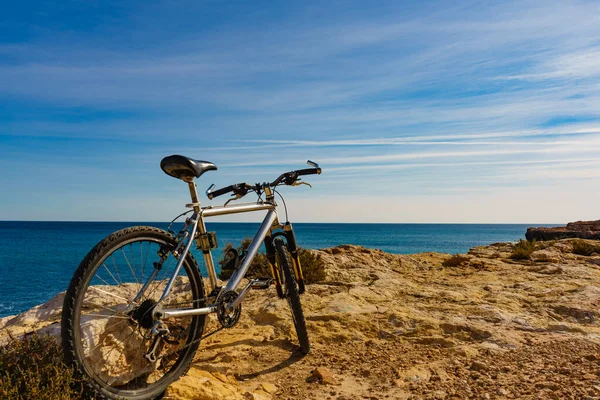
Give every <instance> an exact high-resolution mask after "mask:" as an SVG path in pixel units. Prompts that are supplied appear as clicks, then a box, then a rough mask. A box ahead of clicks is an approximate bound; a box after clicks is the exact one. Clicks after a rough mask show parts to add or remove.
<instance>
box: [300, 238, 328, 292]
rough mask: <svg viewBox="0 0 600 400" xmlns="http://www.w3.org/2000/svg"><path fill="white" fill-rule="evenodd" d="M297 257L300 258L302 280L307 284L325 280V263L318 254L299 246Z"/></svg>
mask: <svg viewBox="0 0 600 400" xmlns="http://www.w3.org/2000/svg"><path fill="white" fill-rule="evenodd" d="M298 258H299V259H300V265H301V266H302V275H304V282H306V283H307V284H309V283H317V282H323V281H324V280H325V278H326V277H327V273H326V272H325V263H324V262H323V260H322V259H321V256H320V255H318V254H315V253H314V252H313V251H310V250H306V249H303V248H301V247H300V248H299V249H298Z"/></svg>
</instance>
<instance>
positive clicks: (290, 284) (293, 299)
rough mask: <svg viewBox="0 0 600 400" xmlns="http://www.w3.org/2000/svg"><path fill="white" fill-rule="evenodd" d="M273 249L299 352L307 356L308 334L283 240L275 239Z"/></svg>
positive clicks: (308, 349) (308, 350)
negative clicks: (296, 336)
mask: <svg viewBox="0 0 600 400" xmlns="http://www.w3.org/2000/svg"><path fill="white" fill-rule="evenodd" d="M275 249H276V250H277V258H278V261H279V268H280V270H281V272H282V274H281V275H282V278H283V282H282V286H283V294H284V297H285V298H286V299H287V302H288V305H289V306H290V308H291V309H292V319H293V320H294V327H295V328H296V334H297V335H298V342H300V350H301V351H302V353H304V354H308V353H309V352H310V343H309V341H308V332H307V331H306V321H305V320H304V312H303V311H302V304H301V303H300V294H299V293H298V286H297V285H296V277H295V276H294V273H293V272H292V269H291V268H290V263H289V259H288V252H287V249H286V246H285V244H284V243H283V240H281V239H275Z"/></svg>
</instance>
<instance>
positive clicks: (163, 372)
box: [63, 228, 205, 399]
mask: <svg viewBox="0 0 600 400" xmlns="http://www.w3.org/2000/svg"><path fill="white" fill-rule="evenodd" d="M175 246H176V242H175V239H174V237H173V236H172V235H170V234H168V233H166V232H163V231H159V230H157V229H155V228H133V229H131V228H127V229H124V230H122V231H120V233H117V234H114V235H111V236H109V237H108V238H106V239H105V240H104V243H100V244H99V245H98V246H97V247H96V248H95V249H100V250H95V253H90V254H91V255H88V257H87V258H86V263H87V264H86V263H82V265H81V266H80V267H79V270H78V272H77V273H78V274H79V275H80V276H81V278H80V279H77V280H73V281H72V282H75V283H72V284H71V286H73V285H75V289H72V288H71V287H70V288H69V291H68V292H67V295H69V296H72V299H71V301H70V302H66V303H67V304H71V306H68V307H66V308H65V310H63V314H64V313H66V314H67V320H69V321H72V322H71V324H72V326H70V328H71V329H65V330H64V333H63V334H65V335H67V336H68V340H67V341H66V342H67V345H66V347H65V351H66V352H68V353H70V354H74V360H73V361H74V362H75V363H76V365H78V370H79V371H80V372H81V373H83V374H86V375H87V376H88V377H89V379H90V380H92V381H95V384H94V385H92V386H93V387H96V388H100V387H102V388H106V389H107V390H108V392H104V395H105V396H108V398H111V399H117V398H129V397H132V396H134V397H140V398H146V397H148V398H149V397H153V396H156V393H160V392H162V391H164V390H165V389H166V385H168V383H169V382H171V381H172V380H173V377H177V376H179V375H180V374H182V373H183V372H184V371H185V370H186V369H187V366H188V365H189V363H190V362H191V361H192V358H193V354H194V351H195V349H196V348H197V347H198V342H197V341H195V339H196V338H198V337H200V336H201V334H202V330H203V327H204V318H205V316H194V317H185V318H168V319H165V320H163V321H162V323H163V324H164V326H165V327H166V328H167V329H169V331H170V332H171V333H170V334H169V335H170V337H171V339H173V340H177V342H173V344H169V343H167V342H166V341H164V340H163V339H160V340H161V341H162V343H161V344H160V345H159V347H158V348H157V350H156V355H157V356H158V357H159V358H158V361H157V362H155V363H151V362H149V361H148V360H147V359H146V358H145V355H146V353H147V352H148V350H149V344H150V343H151V339H152V337H153V336H151V334H150V332H151V330H150V328H151V327H152V326H153V324H154V323H155V319H154V317H153V307H154V306H155V304H156V302H157V301H158V300H159V299H160V297H161V295H162V293H163V290H164V287H165V285H166V284H167V282H168V281H169V279H170V278H171V276H172V274H173V272H174V270H175V269H174V266H175V265H176V263H177V262H178V261H177V259H176V258H175V257H173V255H172V253H170V252H169V250H168V249H173V248H175ZM102 249H106V250H104V252H103V250H102ZM161 249H163V250H162V251H161ZM165 252H166V253H165ZM163 253H164V254H166V256H167V257H166V258H165V260H161V257H162V255H163ZM188 257H189V258H186V259H185V261H184V263H183V268H181V270H180V273H179V274H178V276H177V277H174V284H173V288H172V291H171V292H170V293H171V294H170V295H169V297H168V298H167V299H165V304H172V303H176V304H192V305H194V304H196V302H203V301H204V289H203V282H202V278H201V276H200V275H199V270H198V267H197V265H196V264H195V262H194V261H193V258H192V256H191V255H189V256H188ZM163 261H164V262H163ZM156 263H160V264H161V265H162V268H161V269H160V270H155V269H154V266H155V265H156ZM163 264H164V265H163ZM155 271H156V274H154V272H155ZM146 280H147V281H148V282H146ZM188 283H189V284H190V285H188ZM144 286H146V291H145V293H144V294H143V296H141V297H140V298H139V299H138V300H136V302H133V299H135V298H136V296H137V295H138V294H139V293H140V290H141V288H142V287H144ZM166 339H169V337H167V338H166ZM192 341H193V343H190V342H192ZM186 345H187V346H190V349H191V350H190V351H185V352H181V351H179V350H180V349H181V348H183V347H185V346H186ZM166 354H169V357H165V358H162V357H164V355H166ZM161 355H162V357H161ZM170 375H172V376H173V377H171V378H167V376H170ZM165 378H167V379H165ZM106 393H110V394H108V395H107V394H106Z"/></svg>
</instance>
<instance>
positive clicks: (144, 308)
mask: <svg viewBox="0 0 600 400" xmlns="http://www.w3.org/2000/svg"><path fill="white" fill-rule="evenodd" d="M154 306H156V301H154V300H152V299H147V300H144V301H143V302H142V304H140V305H139V306H138V307H136V308H135V309H133V310H132V311H131V314H130V317H131V319H132V320H133V321H135V322H136V323H138V324H139V325H140V326H141V327H142V328H144V329H151V328H152V326H153V325H154V317H153V316H152V314H153V311H154Z"/></svg>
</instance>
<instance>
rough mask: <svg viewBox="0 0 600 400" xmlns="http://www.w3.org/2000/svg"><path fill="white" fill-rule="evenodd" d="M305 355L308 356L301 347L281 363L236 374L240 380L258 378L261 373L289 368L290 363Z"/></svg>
mask: <svg viewBox="0 0 600 400" xmlns="http://www.w3.org/2000/svg"><path fill="white" fill-rule="evenodd" d="M304 357H306V354H304V353H302V352H301V351H300V349H298V350H296V351H294V352H293V353H292V354H291V355H290V356H289V357H288V358H287V359H286V360H283V361H282V362H280V363H279V364H276V365H273V366H272V367H269V368H266V369H263V370H261V371H256V372H252V373H249V374H240V375H235V378H236V379H237V380H239V381H245V380H246V379H254V378H258V377H259V376H261V375H266V374H270V373H273V372H277V371H280V370H282V369H284V368H287V367H289V366H290V365H293V364H294V363H296V362H298V361H300V360H302V359H303V358H304Z"/></svg>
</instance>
